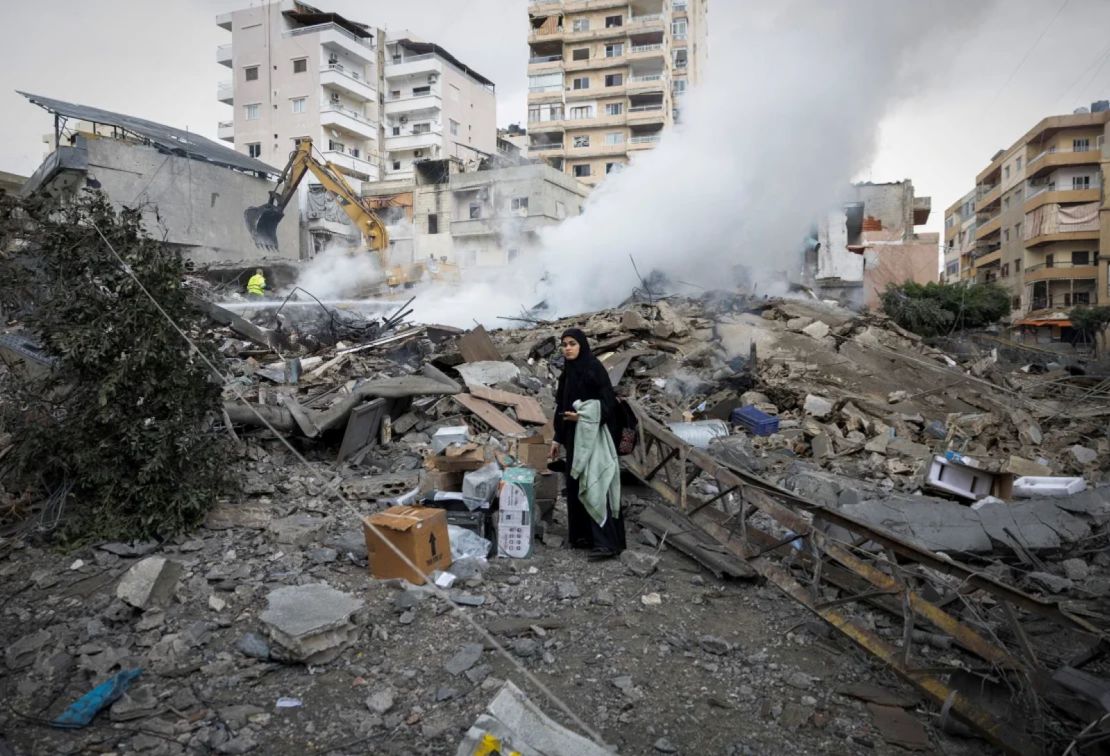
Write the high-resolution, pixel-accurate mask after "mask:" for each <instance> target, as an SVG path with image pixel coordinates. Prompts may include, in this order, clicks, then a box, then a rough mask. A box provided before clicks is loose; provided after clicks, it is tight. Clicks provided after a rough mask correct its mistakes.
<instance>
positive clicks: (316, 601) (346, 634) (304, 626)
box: [259, 583, 364, 664]
mask: <svg viewBox="0 0 1110 756" xmlns="http://www.w3.org/2000/svg"><path fill="white" fill-rule="evenodd" d="M266 602H267V608H266V611H264V612H262V614H261V615H260V616H259V619H260V620H261V621H262V623H263V624H264V625H265V627H266V632H267V634H268V635H269V636H270V640H271V641H273V646H272V647H271V649H270V654H271V656H273V657H274V658H275V659H280V660H282V661H289V662H303V663H305V664H325V663H327V662H329V661H332V660H333V659H335V658H336V657H337V656H339V654H341V653H342V652H343V650H344V649H346V648H347V646H349V645H350V644H351V643H353V642H354V640H355V639H356V638H357V637H358V628H357V627H356V626H355V625H354V623H353V622H352V621H351V615H352V614H354V613H355V612H357V611H358V610H359V609H361V608H362V606H363V603H364V602H363V601H362V599H358V598H355V597H354V596H351V595H350V594H347V593H344V592H342V591H338V590H336V589H335V588H332V587H331V586H330V585H328V584H327V583H309V584H306V585H293V586H284V587H282V588H278V589H276V590H274V591H271V592H270V594H269V595H268V596H267V597H266Z"/></svg>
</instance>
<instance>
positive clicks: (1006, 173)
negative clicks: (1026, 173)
mask: <svg viewBox="0 0 1110 756" xmlns="http://www.w3.org/2000/svg"><path fill="white" fill-rule="evenodd" d="M1002 178H1004V179H1008V178H1010V166H1008V165H1006V166H1003V167H1002Z"/></svg>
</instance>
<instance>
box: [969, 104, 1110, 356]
mask: <svg viewBox="0 0 1110 756" xmlns="http://www.w3.org/2000/svg"><path fill="white" fill-rule="evenodd" d="M1108 131H1110V104H1108V103H1107V101H1106V100H1102V101H1099V102H1094V103H1092V104H1091V107H1090V109H1088V108H1079V109H1078V110H1076V112H1075V113H1073V114H1071V115H1059V116H1050V117H1048V118H1044V119H1042V120H1041V121H1039V122H1038V123H1037V124H1036V125H1035V126H1033V127H1032V128H1031V129H1029V131H1027V132H1026V133H1025V134H1023V135H1022V136H1021V137H1020V138H1019V139H1018V140H1017V141H1015V142H1014V143H1013V144H1012V145H1010V146H1009V147H1008V148H1006V149H1003V150H999V151H998V152H997V153H995V154H994V155H993V156H992V157H991V160H990V163H989V164H988V165H987V167H986V168H984V169H983V170H982V171H980V172H979V174H978V175H977V176H976V178H975V212H976V221H975V239H974V245H973V246H972V247H971V248H969V249H967V250H966V252H963V253H962V254H961V263H960V267H961V271H962V277H963V278H964V279H966V280H974V281H978V282H991V281H993V282H997V283H999V284H1000V285H1002V286H1004V287H1005V288H1006V289H1008V290H1009V292H1010V296H1011V317H1010V320H1011V323H1012V324H1013V325H1014V326H1015V327H1016V328H1017V329H1018V331H1019V333H1021V334H1024V335H1025V336H1028V337H1030V338H1035V339H1038V340H1042V341H1047V340H1058V339H1060V338H1061V337H1062V336H1063V335H1064V334H1065V332H1066V329H1069V328H1070V326H1071V321H1070V320H1069V318H1068V312H1069V310H1070V309H1071V308H1073V307H1076V306H1081V305H1088V306H1093V305H1104V304H1107V302H1108V301H1110V288H1108V287H1110V279H1108V276H1107V269H1108V266H1110V204H1107V200H1106V197H1105V195H1104V193H1103V191H1102V188H1103V187H1104V186H1105V177H1106V172H1107V164H1108V163H1110V153H1108V152H1107V145H1106V142H1107V134H1108Z"/></svg>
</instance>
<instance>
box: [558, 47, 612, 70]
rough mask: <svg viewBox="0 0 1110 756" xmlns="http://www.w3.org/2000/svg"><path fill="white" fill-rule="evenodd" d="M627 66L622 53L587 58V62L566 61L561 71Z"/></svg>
mask: <svg viewBox="0 0 1110 756" xmlns="http://www.w3.org/2000/svg"><path fill="white" fill-rule="evenodd" d="M625 49H627V48H625ZM627 65H628V56H627V55H625V54H624V53H623V52H622V53H621V54H620V55H604V56H601V57H597V58H588V59H587V60H568V61H567V62H566V63H564V64H563V70H564V71H567V72H568V73H569V72H572V71H585V70H591V71H595V70H601V69H603V68H617V67H620V66H627Z"/></svg>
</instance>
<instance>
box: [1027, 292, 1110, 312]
mask: <svg viewBox="0 0 1110 756" xmlns="http://www.w3.org/2000/svg"><path fill="white" fill-rule="evenodd" d="M1097 304H1098V293H1097V292H1094V291H1077V292H1075V296H1071V295H1070V293H1069V294H1053V295H1051V296H1049V297H1047V298H1046V297H1038V298H1036V299H1031V300H1030V301H1029V309H1031V310H1047V309H1048V308H1049V307H1079V306H1081V305H1097Z"/></svg>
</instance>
